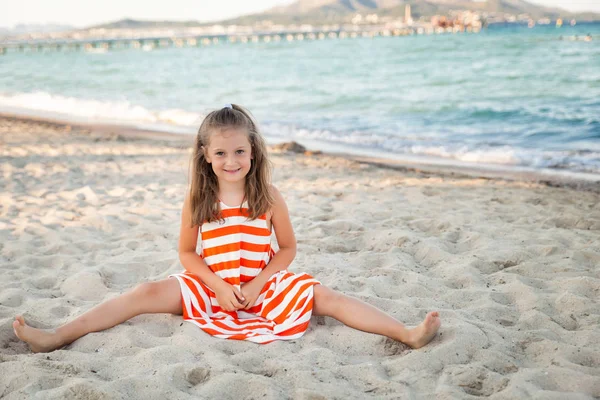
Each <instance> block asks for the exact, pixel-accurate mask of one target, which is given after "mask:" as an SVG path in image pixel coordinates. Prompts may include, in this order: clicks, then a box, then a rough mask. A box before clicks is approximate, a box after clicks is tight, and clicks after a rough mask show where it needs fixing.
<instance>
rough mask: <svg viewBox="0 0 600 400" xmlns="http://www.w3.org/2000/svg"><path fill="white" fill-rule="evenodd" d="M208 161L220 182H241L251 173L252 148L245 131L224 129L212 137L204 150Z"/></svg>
mask: <svg viewBox="0 0 600 400" xmlns="http://www.w3.org/2000/svg"><path fill="white" fill-rule="evenodd" d="M204 155H205V157H206V161H207V162H208V163H209V164H211V165H212V169H213V171H214V173H215V174H216V175H217V178H218V179H219V181H224V182H231V183H233V182H239V181H242V180H244V179H245V178H246V175H247V174H248V172H249V171H250V166H251V160H252V146H251V145H250V141H249V140H248V132H246V130H245V129H234V128H230V129H223V130H221V131H220V132H216V133H213V134H212V135H211V136H210V144H209V145H208V147H205V148H204Z"/></svg>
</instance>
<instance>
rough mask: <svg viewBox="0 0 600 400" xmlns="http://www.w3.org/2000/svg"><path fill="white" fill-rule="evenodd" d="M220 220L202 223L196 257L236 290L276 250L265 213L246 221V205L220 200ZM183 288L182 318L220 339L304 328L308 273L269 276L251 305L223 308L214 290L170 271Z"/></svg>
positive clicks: (282, 336) (276, 335) (276, 336)
mask: <svg viewBox="0 0 600 400" xmlns="http://www.w3.org/2000/svg"><path fill="white" fill-rule="evenodd" d="M221 215H222V217H223V221H216V222H207V223H204V224H202V227H201V229H200V232H199V233H200V234H199V239H200V241H201V249H202V250H201V253H200V256H201V257H202V258H204V261H206V264H208V266H209V267H210V269H211V270H212V271H213V272H214V273H215V274H216V275H217V276H219V277H220V278H221V279H223V280H224V281H225V282H227V283H229V284H231V285H233V286H235V287H236V288H238V289H240V284H243V283H245V282H249V281H251V280H252V279H253V278H254V277H255V276H257V275H258V274H259V273H260V271H262V269H264V268H265V267H266V266H267V264H268V263H269V261H270V260H271V257H272V256H273V254H274V251H273V249H272V248H271V229H270V228H269V226H268V225H267V217H266V215H263V216H261V217H260V218H258V219H256V220H253V221H251V220H249V219H247V216H248V208H247V203H244V204H243V205H242V208H241V209H240V207H229V206H227V205H225V204H224V203H223V202H221ZM169 276H171V277H175V278H177V280H178V281H179V284H180V286H181V301H182V305H183V318H184V319H185V320H186V321H189V322H191V323H193V324H196V325H198V326H199V327H200V328H201V329H202V330H204V331H205V332H207V333H209V334H211V335H213V336H216V337H220V338H225V339H235V340H249V341H251V342H255V343H263V344H264V343H269V342H272V341H274V340H291V339H297V338H299V337H300V336H302V335H303V334H304V332H306V329H307V328H308V324H309V322H310V317H311V315H312V308H313V286H314V285H316V284H318V283H320V282H319V281H317V280H316V279H314V278H313V277H312V276H310V275H308V274H306V273H300V274H294V273H292V272H289V271H287V270H282V271H279V272H277V273H275V274H273V275H272V276H271V277H270V278H269V280H268V282H267V283H266V284H265V286H264V287H263V289H262V292H261V293H260V295H259V296H258V298H257V300H256V302H255V304H254V306H252V307H250V308H249V309H248V310H237V311H231V312H230V311H226V310H223V309H221V307H219V303H218V302H217V299H216V296H215V293H214V292H213V291H212V290H211V289H210V288H209V287H208V286H206V285H205V284H204V283H203V282H202V281H201V280H200V278H198V277H197V276H196V275H194V274H192V273H190V272H184V273H180V274H172V275H169Z"/></svg>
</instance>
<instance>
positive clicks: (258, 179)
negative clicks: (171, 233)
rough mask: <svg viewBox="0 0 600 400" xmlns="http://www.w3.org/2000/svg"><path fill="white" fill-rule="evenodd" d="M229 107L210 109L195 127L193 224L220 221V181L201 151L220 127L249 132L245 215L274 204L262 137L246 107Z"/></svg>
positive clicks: (254, 216)
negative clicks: (249, 158) (248, 166)
mask: <svg viewBox="0 0 600 400" xmlns="http://www.w3.org/2000/svg"><path fill="white" fill-rule="evenodd" d="M231 107H232V108H229V107H224V108H221V109H219V110H215V111H212V112H211V113H209V114H208V115H207V116H206V118H204V121H202V124H201V125H200V128H199V129H198V135H197V136H196V140H195V143H194V151H193V153H192V159H191V165H190V181H191V182H190V191H189V196H190V206H191V211H192V212H191V214H192V221H191V224H192V226H195V225H202V224H203V223H205V222H213V221H219V220H222V217H221V207H220V204H219V197H218V193H219V182H218V179H217V176H216V175H215V173H214V171H213V169H212V166H211V165H210V164H209V163H208V162H207V161H206V158H205V154H204V148H208V146H209V145H210V138H211V136H212V135H213V134H214V133H218V132H220V131H221V130H222V129H226V128H227V129H229V128H235V129H239V128H242V129H244V130H245V131H246V132H248V141H249V142H250V145H251V148H252V160H251V165H250V171H248V174H247V175H246V177H245V179H246V181H245V185H244V200H245V201H247V202H248V218H249V219H251V220H254V219H257V218H259V217H260V216H262V215H263V214H265V213H266V212H267V211H269V210H270V209H271V208H272V207H273V204H274V199H273V195H272V194H271V190H270V184H271V163H270V161H269V159H268V158H267V145H266V143H265V140H264V138H263V137H262V135H261V134H260V131H259V130H258V126H257V124H256V121H255V120H254V118H253V117H252V114H250V112H249V111H248V110H246V109H245V108H244V107H241V106H239V105H237V104H232V105H231ZM240 208H242V206H241V205H240Z"/></svg>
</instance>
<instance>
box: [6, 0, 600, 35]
mask: <svg viewBox="0 0 600 400" xmlns="http://www.w3.org/2000/svg"><path fill="white" fill-rule="evenodd" d="M293 2H294V1H293V0H256V1H253V2H244V1H241V0H224V1H221V2H219V4H213V5H210V4H202V3H200V4H198V3H196V2H194V1H193V0H172V1H170V2H169V3H168V4H167V3H148V2H142V1H140V0H130V1H127V2H123V1H117V0H105V1H104V2H103V3H102V4H100V3H92V4H88V3H85V4H84V3H83V2H78V1H75V0H56V1H53V2H51V3H50V2H44V1H41V0H24V1H21V2H19V3H14V4H11V7H10V9H9V10H5V12H4V13H2V15H0V27H3V28H9V29H12V28H14V27H15V26H16V25H20V24H25V25H69V26H73V27H75V28H83V27H88V26H92V25H99V24H103V23H109V22H114V21H118V20H121V19H125V18H130V19H135V20H169V21H188V20H193V21H199V22H211V21H214V22H218V21H221V20H224V19H229V18H235V17H238V16H241V15H248V14H253V13H259V12H262V11H266V10H268V9H269V8H272V7H275V6H278V5H284V4H290V3H293ZM528 2H529V3H533V4H537V5H541V6H546V7H557V8H562V9H564V10H567V11H571V12H586V11H589V12H598V13H600V2H598V1H597V0H571V1H570V0H528ZM61 10H70V14H65V13H64V12H62V11H61Z"/></svg>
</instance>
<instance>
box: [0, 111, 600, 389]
mask: <svg viewBox="0 0 600 400" xmlns="http://www.w3.org/2000/svg"><path fill="white" fill-rule="evenodd" d="M188 155H189V150H188V149H187V148H186V147H185V146H184V145H183V144H182V143H181V142H177V141H173V142H172V143H171V144H169V143H168V142H165V141H160V140H148V139H136V140H123V139H122V138H119V137H113V138H112V139H110V137H107V136H105V135H96V134H93V133H92V134H88V133H85V132H79V131H77V130H76V129H75V130H73V131H70V132H69V129H66V128H65V127H61V126H53V125H48V124H41V123H32V122H23V121H14V120H12V121H11V120H6V119H0V172H1V181H0V182H1V184H0V274H1V275H0V276H1V277H2V278H1V280H0V397H1V398H6V399H24V398H39V399H63V398H85V399H105V398H106V399H112V398H125V399H128V398H143V399H166V398H169V399H191V398H219V399H229V398H230V399H249V398H255V399H282V398H297V399H333V398H339V399H346V398H377V399H396V398H425V399H430V398H438V399H454V398H475V397H478V396H491V398H493V399H515V398H518V399H524V398H537V399H591V398H594V397H599V396H600V328H599V322H600V300H599V299H600V269H599V266H600V195H599V194H597V193H593V192H589V191H575V190H572V189H566V188H553V187H546V186H542V185H538V184H534V183H519V182H507V181H503V180H488V179H478V178H464V177H463V178H457V177H450V176H442V175H430V174H422V173H415V172H399V171H394V170H386V169H381V168H376V167H373V166H368V165H364V164H358V163H356V162H352V161H348V160H344V159H341V158H335V157H329V156H313V157H306V156H303V155H298V156H297V155H289V154H281V155H274V156H273V161H274V164H275V179H274V181H275V184H276V185H277V186H278V187H279V189H280V190H281V192H282V193H283V194H284V197H285V198H286V199H287V201H288V206H289V208H290V213H291V216H292V222H293V224H294V227H295V230H296V235H297V238H298V243H299V248H298V256H297V258H296V260H295V262H294V264H293V265H292V267H291V268H290V270H292V271H297V272H301V271H305V272H308V273H310V274H312V275H313V276H315V277H316V278H317V279H319V280H321V281H322V282H323V283H324V284H325V285H328V286H330V287H332V288H335V289H337V290H340V291H342V292H344V293H347V294H350V295H354V296H356V297H359V298H361V299H363V300H365V301H367V302H369V303H371V304H373V305H376V306H377V307H380V308H382V309H383V310H385V311H386V312H389V313H390V314H392V315H394V316H395V317H397V318H398V319H400V320H401V321H403V322H405V323H407V324H408V325H412V324H416V323H418V322H419V321H420V320H421V319H422V318H423V317H424V315H425V314H426V312H427V311H432V310H439V311H440V313H441V318H442V324H443V325H442V329H441V331H440V334H439V335H438V336H437V337H436V338H435V339H434V341H433V342H432V343H431V344H429V345H428V346H426V347H425V348H423V349H420V350H410V349H408V348H407V347H406V346H404V345H403V344H401V343H397V342H393V341H391V340H389V339H386V338H384V337H381V336H377V335H372V334H367V333H363V332H360V331H356V330H353V329H351V328H348V327H345V326H343V325H341V324H340V323H338V322H337V321H335V320H332V319H328V318H323V317H313V320H312V324H311V326H310V328H309V330H308V331H307V333H306V334H305V335H304V337H303V338H301V339H300V340H296V341H292V342H275V343H272V344H268V345H264V346H261V345H257V344H253V343H249V342H238V341H228V340H223V339H216V338H213V337H211V336H209V335H208V334H206V333H204V332H202V331H200V330H199V329H198V328H196V327H194V326H193V325H191V324H188V323H183V321H182V319H181V317H178V316H172V315H142V316H138V317H136V318H133V319H132V320H130V321H128V322H127V323H125V324H122V325H120V326H117V327H115V328H113V329H109V330H106V331H104V332H100V333H93V334H89V335H87V336H85V337H83V338H81V339H79V340H77V341H76V342H74V343H73V344H71V345H69V346H67V347H65V348H64V349H61V350H57V351H54V352H52V353H49V354H31V353H30V352H29V351H28V348H27V345H26V344H24V343H23V342H21V341H19V340H18V339H17V338H16V337H15V335H14V333H13V330H12V326H11V323H12V321H13V317H14V315H16V314H23V315H24V316H25V318H26V321H28V322H29V323H31V324H32V325H33V326H36V327H42V328H51V327H56V326H58V325H60V324H62V323H65V322H66V321H68V320H70V319H71V318H73V317H75V316H77V315H79V314H81V313H82V312H83V311H85V310H87V309H89V308H91V307H92V306H94V305H95V304H97V303H98V302H100V301H102V300H106V299H109V298H111V297H113V296H116V295H118V294H119V293H122V292H124V291H126V290H128V289H129V288H131V287H132V286H134V285H136V284H137V283H141V282H145V281H151V280H156V279H162V278H165V277H166V276H167V275H168V274H170V273H173V272H177V271H180V270H182V267H181V265H180V264H179V261H178V256H177V252H176V248H177V239H178V237H177V235H178V231H179V225H178V224H179V213H180V208H181V202H182V199H183V194H184V192H185V188H186V182H187V178H186V169H187V162H188Z"/></svg>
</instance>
